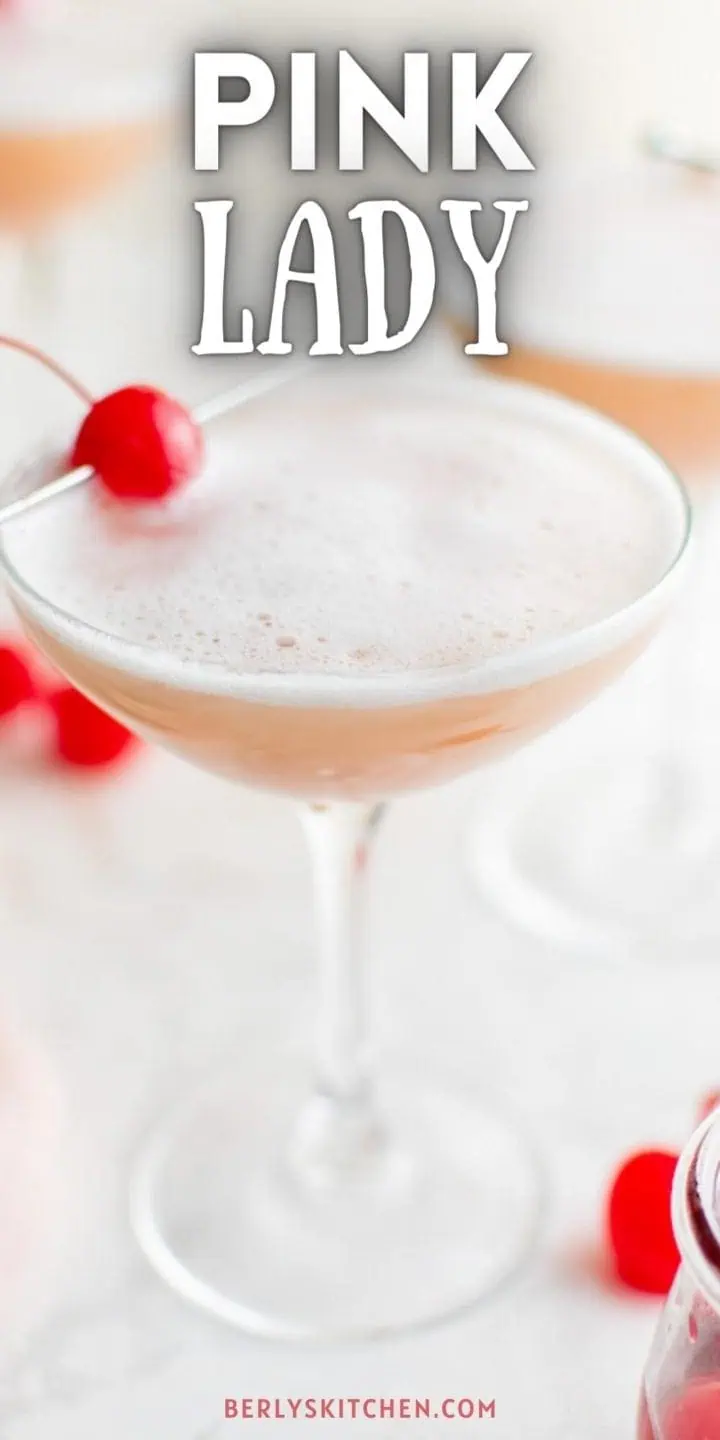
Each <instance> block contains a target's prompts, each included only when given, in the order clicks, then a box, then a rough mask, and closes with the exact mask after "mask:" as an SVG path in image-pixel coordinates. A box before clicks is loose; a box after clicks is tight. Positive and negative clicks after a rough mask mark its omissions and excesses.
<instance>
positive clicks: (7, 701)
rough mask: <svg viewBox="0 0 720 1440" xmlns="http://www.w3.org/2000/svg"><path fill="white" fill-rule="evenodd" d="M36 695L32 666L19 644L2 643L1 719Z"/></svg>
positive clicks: (0, 645)
mask: <svg viewBox="0 0 720 1440" xmlns="http://www.w3.org/2000/svg"><path fill="white" fill-rule="evenodd" d="M35 695H36V686H35V680H34V678H33V674H32V671H31V669H30V666H29V665H28V663H27V660H26V659H25V656H24V655H23V653H22V651H21V650H20V649H19V648H18V646H17V645H13V644H11V643H10V642H9V641H6V642H5V643H4V644H0V720H3V719H4V718H5V717H6V716H8V715H13V714H14V713H15V711H16V710H19V709H20V706H21V705H26V704H27V703H28V701H30V700H33V699H34V698H35Z"/></svg>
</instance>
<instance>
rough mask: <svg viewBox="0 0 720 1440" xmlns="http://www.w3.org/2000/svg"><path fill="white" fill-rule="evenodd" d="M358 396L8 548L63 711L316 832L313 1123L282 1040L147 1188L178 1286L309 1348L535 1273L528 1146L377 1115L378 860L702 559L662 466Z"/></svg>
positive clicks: (164, 1261)
mask: <svg viewBox="0 0 720 1440" xmlns="http://www.w3.org/2000/svg"><path fill="white" fill-rule="evenodd" d="M341 368H343V367H338V369H339V370H340V369H341ZM348 373H349V375H350V376H352V377H353V378H342V377H341V375H340V374H339V373H337V372H336V373H335V374H333V373H332V368H331V369H330V370H328V369H321V370H319V371H318V370H316V371H315V373H314V374H313V375H312V376H311V377H310V378H309V379H307V380H303V381H299V382H296V384H295V385H294V386H290V385H289V386H287V387H284V388H283V389H282V390H280V391H278V392H276V393H275V394H274V395H273V396H271V397H269V398H268V397H266V398H265V399H263V400H260V401H258V402H257V403H256V404H254V405H253V406H252V407H248V408H247V409H244V410H241V411H238V412H237V414H236V415H235V416H233V417H232V420H231V422H229V423H228V424H227V425H226V426H224V427H223V429H222V430H220V429H218V431H217V433H216V434H214V435H213V439H212V444H211V448H210V455H209V460H208V463H207V467H206V472H205V473H204V475H203V476H202V477H201V478H200V480H199V481H198V482H196V484H195V485H194V486H192V487H190V488H189V489H188V490H187V491H186V492H185V493H184V494H182V495H180V496H178V497H176V498H175V499H173V500H172V502H170V504H169V505H168V506H167V507H164V508H163V509H162V510H158V511H153V512H151V513H150V514H147V513H138V512H137V511H127V510H123V509H120V510H119V509H118V508H117V507H115V506H112V507H109V508H108V507H107V506H103V505H102V504H99V503H98V501H97V497H96V494H95V492H94V489H93V488H92V486H90V487H85V488H83V489H80V490H78V491H75V492H74V493H73V494H72V495H69V496H67V497H65V498H64V499H63V500H62V502H59V503H58V504H57V505H54V504H53V505H51V504H47V505H45V506H44V507H38V509H37V510H36V511H33V512H32V513H31V514H28V515H27V516H26V517H24V518H23V519H21V520H19V521H17V522H16V523H13V524H12V525H11V526H8V527H7V530H6V533H5V535H4V536H3V557H4V561H5V564H6V568H7V573H8V576H9V580H10V588H11V593H12V596H13V598H14V601H15V604H16V606H17V608H18V610H19V613H20V615H21V618H22V620H23V622H24V624H25V625H26V627H27V628H28V629H29V631H30V633H31V634H32V636H33V637H34V639H35V640H36V641H37V643H38V644H39V645H40V646H41V648H42V649H43V651H44V652H45V654H46V655H47V656H48V658H50V659H51V660H53V661H54V662H55V663H56V664H58V665H59V666H60V667H61V668H62V669H63V670H64V671H65V673H66V674H67V675H68V676H69V677H70V678H71V679H72V680H73V681H74V683H76V684H77V685H79V686H80V687H81V688H83V689H85V690H86V691H87V692H88V693H89V694H91V695H92V696H93V697H95V698H96V699H97V700H99V702H100V703H101V704H103V705H105V706H106V707H107V708H108V709H110V710H112V711H113V712H114V713H115V714H117V715H118V716H120V717H121V718H122V719H123V720H125V721H126V722H127V723H128V724H130V725H131V726H132V727H133V728H135V729H137V730H138V731H140V732H141V733H143V734H146V735H148V736H149V737H150V738H153V739H156V740H159V741H160V742H161V743H162V744H164V745H166V746H168V747H169V748H171V749H174V750H176V751H177V752H178V753H179V754H181V755H183V756H185V757H186V758H188V759H190V760H192V761H194V762H195V763H197V764H199V765H200V766H202V767H204V768H207V769H210V770H217V771H219V772H221V773H223V774H226V775H228V776H230V777H231V778H234V779H241V780H244V781H249V782H251V783H253V784H257V785H260V786H265V787H269V788H273V789H277V790H279V791H281V792H282V793H284V794H288V795H291V796H295V797H297V798H299V799H302V800H303V801H305V802H306V803H305V804H303V806H302V815H303V819H304V823H305V826H306V829H307V832H308V835H309V838H310V841H311V847H312V853H313V858H314V862H315V867H316V879H317V891H318V903H319V917H320V926H321V947H320V950H321V955H320V958H321V1024H320V1032H319V1047H318V1057H317V1064H316V1080H315V1085H314V1088H311V1093H310V1098H309V1100H308V1101H307V1103H306V1105H305V1106H304V1108H302V1109H301V1112H300V1116H299V1118H298V1116H297V1115H296V1114H295V1113H294V1105H295V1103H296V1100H297V1097H298V1095H301V1094H302V1091H303V1089H307V1078H306V1073H305V1066H304V1065H303V1063H302V1057H301V1058H300V1063H299V1064H298V1062H297V1060H296V1057H295V1056H294V1053H293V1047H292V1046H290V1047H289V1048H288V1047H286V1046H284V1045H279V1044H278V1041H277V1038H276V1037H274V1036H273V1037H271V1036H268V1037H266V1042H265V1043H264V1044H262V1045H261V1046H259V1047H257V1048H256V1049H253V1048H252V1046H251V1047H249V1048H248V1049H245V1050H244V1051H243V1054H242V1057H241V1059H240V1063H239V1064H238V1063H237V1061H236V1064H235V1067H234V1069H235V1073H234V1074H233V1075H232V1076H231V1077H230V1078H229V1079H228V1078H223V1079H221V1080H220V1081H219V1082H215V1083H213V1084H212V1085H211V1086H209V1087H208V1088H207V1089H206V1090H205V1091H203V1092H202V1093H201V1094H200V1096H199V1097H198V1098H196V1099H195V1100H193V1101H192V1103H191V1104H190V1105H189V1106H182V1107H181V1108H180V1109H179V1110H178V1111H177V1113H176V1114H175V1115H174V1116H173V1117H172V1118H171V1120H170V1121H169V1122H165V1123H164V1124H163V1125H162V1126H161V1127H160V1128H159V1129H158V1131H157V1132H156V1134H155V1136H154V1137H153V1139H152V1141H151V1143H150V1146H149V1148H148V1150H147V1151H146V1154H145V1157H144V1160H143V1163H142V1165H141V1167H140V1169H139V1171H138V1174H137V1177H136V1183H135V1186H134V1190H133V1215H134V1223H135V1228H136V1231H137V1233H138V1236H139V1238H140V1240H141V1243H142V1245H143V1247H144V1248H145V1251H146V1253H147V1254H148V1256H149V1257H150V1259H151V1261H152V1262H153V1264H154V1265H155V1266H156V1268H157V1269H158V1270H159V1271H160V1273H161V1274H163V1275H164V1276H165V1278H166V1279H167V1280H168V1281H169V1283H170V1284H171V1285H173V1286H174V1288H176V1289H177V1290H179V1291H181V1292H182V1293H183V1294H184V1295H186V1296H187V1297H188V1298H190V1299H192V1300H193V1301H194V1302H195V1303H197V1304H199V1305H201V1306H203V1307H205V1308H207V1309H209V1310H211V1311H212V1312H213V1313H214V1314H216V1315H218V1316H220V1317H222V1318H225V1319H227V1320H229V1321H231V1322H233V1323H235V1324H239V1325H243V1326H245V1327H247V1328H250V1329H253V1330H257V1331H260V1332H262V1333H266V1334H281V1335H287V1336H295V1337H297V1336H311V1335H312V1336H339V1335H348V1334H350V1335H352V1334H366V1335H367V1334H377V1333H380V1332H382V1331H385V1330H390V1329H395V1328H399V1327H406V1326H408V1325H412V1324H418V1323H422V1322H425V1321H427V1320H430V1319H432V1318H435V1317H436V1316H438V1315H440V1314H444V1313H448V1312H450V1311H453V1310H457V1309H460V1308H462V1307H463V1306H466V1305H468V1304H470V1303H471V1302H473V1301H474V1300H476V1299H477V1298H478V1297H479V1296H481V1295H486V1294H487V1293H488V1292H489V1291H491V1290H492V1289H494V1288H495V1287H496V1286H497V1285H498V1283H499V1282H500V1281H501V1280H503V1279H504V1278H505V1277H506V1276H507V1274H508V1273H509V1272H510V1271H511V1270H512V1269H513V1268H514V1267H515V1266H516V1265H517V1263H518V1260H519V1258H520V1257H521V1255H522V1254H523V1253H524V1251H525V1248H526V1246H527V1244H528V1242H529V1239H530V1237H531V1235H532V1230H533V1223H534V1219H535V1216H536V1205H535V1200H536V1192H535V1185H534V1178H533V1167H532V1165H531V1164H530V1163H529V1160H528V1155H527V1151H526V1148H525V1145H524V1144H523V1143H522V1142H520V1141H519V1140H518V1137H517V1136H516V1134H515V1132H514V1130H513V1128H512V1127H510V1126H508V1124H507V1122H506V1121H504V1120H502V1119H499V1118H498V1117H497V1116H496V1115H493V1114H488V1113H486V1112H485V1111H483V1110H482V1108H479V1107H478V1105H477V1102H476V1100H475V1099H474V1097H473V1096H472V1094H469V1093H467V1092H465V1091H464V1087H463V1086H462V1085H458V1084H457V1082H453V1083H451V1084H448V1083H447V1082H442V1083H435V1082H432V1081H430V1080H429V1079H428V1077H427V1075H426V1073H425V1072H426V1070H427V1062H426V1061H422V1062H420V1063H419V1064H418V1065H417V1066H416V1067H414V1068H413V1067H412V1066H409V1067H406V1068H405V1072H404V1073H403V1074H401V1075H399V1076H398V1077H395V1076H393V1073H392V1071H390V1072H389V1073H388V1075H387V1076H385V1078H384V1081H383V1082H382V1083H381V1085H380V1087H379V1088H378V1090H377V1091H376V1087H375V1082H374V1079H373V1076H372V1067H371V1065H370V1059H369V1053H368V1035H367V1025H366V983H365V971H364V966H363V963H362V956H361V947H360V943H359V941H360V935H359V925H360V920H361V909H362V905H361V901H362V891H363V887H364V883H365V879H366V875H367V869H368V856H369V847H370V843H371V840H372V837H373V835H374V833H375V831H376V830H377V827H378V824H379V821H380V818H381V816H382V812H383V809H384V806H383V803H382V802H383V801H384V800H385V799H386V798H387V797H389V796H392V795H394V794H396V793H398V792H400V791H402V790H406V789H410V788H414V787H423V786H427V785H431V784H435V783H438V782H440V781H441V780H444V779H449V778H451V777H452V776H455V775H460V774H462V773H464V772H465V771H467V770H468V769H470V768H472V767H474V766H475V765H477V764H478V763H480V762H481V761H482V760H484V759H485V758H491V757H492V756H493V754H495V753H497V752H498V751H508V750H510V749H513V748H515V747H517V746H519V745H521V744H523V743H524V742H525V741H527V740H529V739H530V738H531V737H532V736H533V735H534V734H535V733H537V732H538V731H540V730H542V729H544V728H546V727H547V726H548V725H550V724H552V723H553V722H554V721H555V720H557V719H559V718H560V717H561V716H562V715H563V714H566V713H567V712H568V711H569V710H570V709H572V708H575V707H576V706H578V705H579V704H581V703H583V702H584V701H585V700H587V699H589V698H590V697H591V695H592V694H593V693H595V692H596V691H597V690H598V689H599V688H600V687H601V686H602V685H603V684H604V683H605V681H606V680H607V679H609V678H610V677H611V676H612V675H613V674H615V673H617V672H618V671H619V670H620V669H621V668H623V667H624V666H625V665H626V664H628V663H629V661H630V660H631V659H632V658H633V657H634V656H635V655H636V654H637V653H638V652H639V651H640V650H641V649H642V647H643V645H644V644H645V643H646V641H647V640H648V638H649V637H650V635H651V634H652V633H653V632H654V630H655V628H656V627H657V625H658V624H659V622H660V620H661V618H662V615H663V612H664V609H665V606H666V604H667V603H668V601H669V598H670V594H671V591H672V588H673V586H674V584H675V582H676V579H677V577H678V576H679V574H680V570H679V567H678V564H677V562H678V560H679V557H680V555H681V554H682V553H683V552H684V547H685V542H686V538H687V529H688V515H687V507H686V502H685V498H684V495H683V493H682V491H681V489H680V487H679V485H678V484H677V482H676V480H675V479H674V477H673V476H672V474H671V473H670V472H669V471H668V470H667V469H666V468H665V466H664V465H663V464H662V462H660V461H659V460H657V458H656V457H655V456H654V455H653V453H652V452H651V451H649V450H648V449H647V448H646V447H645V446H644V445H643V444H642V443H641V442H639V441H636V440H635V439H634V438H633V437H631V436H628V435H626V434H625V433H623V432H621V431H617V430H616V429H615V428H614V427H613V426H612V425H610V424H609V423H608V422H607V421H605V420H604V419H602V418H600V417H598V416H595V415H593V414H592V413H591V412H589V411H586V410H584V409H578V408H576V407H573V406H571V405H568V404H567V402H564V401H562V400H558V399H555V398H553V397H549V396H547V395H545V394H543V393H542V392H536V391H533V390H532V389H530V388H528V387H514V386H508V385H504V384H502V385H498V384H496V383H495V382H493V381H491V380H487V379H483V378H481V377H480V376H478V375H477V374H476V372H475V371H474V370H473V371H472V372H471V378H469V379H468V378H465V377H463V379H462V380H458V379H457V376H452V375H451V376H450V379H449V380H446V381H442V380H441V379H440V378H438V375H437V374H432V373H431V374H429V376H427V377H426V376H421V375H420V373H419V372H417V371H416V372H414V374H409V375H408V376H407V377H406V378H403V372H402V367H400V368H397V365H396V367H395V368H394V370H392V371H390V372H389V371H388V370H387V369H386V368H385V367H382V368H380V369H379V370H378V374H377V375H373V374H372V373H368V372H367V371H363V377H364V378H363V379H362V380H358V379H357V376H356V372H353V371H352V370H351V371H349V372H348ZM450 487H452V496H453V503H452V505H449V504H448V493H449V488H450ZM243 1096H245V1097H252V1104H250V1105H248V1104H246V1103H243ZM339 1264H341V1267H342V1274H343V1284H342V1286H339V1285H338V1283H337V1276H338V1265H339Z"/></svg>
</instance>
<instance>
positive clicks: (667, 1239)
mask: <svg viewBox="0 0 720 1440" xmlns="http://www.w3.org/2000/svg"><path fill="white" fill-rule="evenodd" d="M677 1161H678V1157H677V1155H673V1154H671V1153H670V1152H669V1151H666V1150H645V1151H641V1152H639V1153H638V1154H636V1155H633V1156H632V1157H631V1158H630V1159H629V1160H626V1161H625V1163H624V1164H623V1165H622V1166H621V1168H620V1170H619V1171H618V1173H617V1174H616V1176H615V1178H614V1180H613V1182H612V1185H611V1188H610V1196H609V1200H608V1207H607V1232H608V1240H609V1244H610V1250H611V1253H612V1257H613V1261H614V1268H615V1271H616V1274H617V1275H618V1277H619V1279H620V1280H622V1281H623V1283H624V1284H625V1285H629V1286H630V1287H631V1289H633V1290H641V1291H643V1292H644V1293H645V1294H648V1295H666V1294H667V1292H668V1290H669V1289H670V1286H671V1285H672V1282H673V1279H674V1278H675V1272H676V1270H677V1268H678V1265H679V1264H680V1256H679V1253H678V1248H677V1245H676V1244H675V1237H674V1235H673V1231H672V1222H671V1218H670V1194H671V1190H672V1182H673V1176H674V1174H675V1167H676V1165H677ZM719 1440H720V1437H719Z"/></svg>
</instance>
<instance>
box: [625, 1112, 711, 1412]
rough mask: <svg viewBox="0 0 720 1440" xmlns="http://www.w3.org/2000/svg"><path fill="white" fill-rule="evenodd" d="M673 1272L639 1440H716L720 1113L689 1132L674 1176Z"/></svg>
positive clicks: (645, 1385)
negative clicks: (676, 1255)
mask: <svg viewBox="0 0 720 1440" xmlns="http://www.w3.org/2000/svg"><path fill="white" fill-rule="evenodd" d="M673 1228H674V1231H675V1238H676V1240H677V1243H678V1248H679V1250H680V1255H681V1265H680V1269H679V1271H678V1273H677V1276H676V1278H675V1283H674V1285H673V1287H672V1290H671V1291H670V1294H669V1296H668V1299H667V1302H666V1304H665V1308H664V1310H663V1313H662V1316H661V1319H660V1323H659V1325H658V1328H657V1331H656V1334H655V1338H654V1341H653V1345H652V1349H651V1351H650V1358H649V1360H648V1364H647V1368H646V1371H645V1377H644V1381H643V1390H642V1395H641V1400H640V1414H639V1421H638V1440H720V1112H719V1111H715V1112H714V1113H713V1114H712V1115H711V1116H710V1117H709V1118H708V1119H707V1120H706V1121H705V1122H704V1124H703V1125H701V1126H700V1128H699V1129H698V1130H697V1131H696V1132H695V1134H694V1135H693V1137H692V1139H691V1141H690V1142H689V1144H688V1146H687V1147H686V1149H685V1151H684V1153H683V1155H682V1156H681V1159H680V1163H679V1165H678V1167H677V1170H676V1173H675V1181H674V1187H673Z"/></svg>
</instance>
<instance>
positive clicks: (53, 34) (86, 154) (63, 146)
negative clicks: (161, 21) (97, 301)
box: [0, 0, 173, 332]
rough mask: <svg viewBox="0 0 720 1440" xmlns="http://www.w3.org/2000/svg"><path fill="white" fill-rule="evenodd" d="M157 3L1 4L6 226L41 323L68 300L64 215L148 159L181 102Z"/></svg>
mask: <svg viewBox="0 0 720 1440" xmlns="http://www.w3.org/2000/svg"><path fill="white" fill-rule="evenodd" d="M148 26H149V22H148V16H147V12H145V13H143V12H142V11H138V13H137V14H135V15H133V14H131V13H128V12H127V10H125V9H123V13H122V15H120V12H119V11H118V13H117V14H114V12H113V11H112V10H109V11H108V9H107V7H98V6H94V7H93V6H90V5H88V4H87V3H85V0H47V3H43V0H35V3H33V0H30V3H28V4H27V5H22V4H20V5H18V6H13V5H11V6H9V7H8V8H7V10H3V9H2V7H0V232H1V233H3V234H4V235H5V236H7V237H8V238H9V239H10V240H11V241H13V242H15V243H16V244H17V247H18V251H19V256H20V261H21V271H22V274H21V284H20V287H19V294H20V300H21V302H22V303H23V304H24V305H25V306H26V308H27V309H29V310H31V311H32V318H33V323H34V327H35V331H36V332H37V330H38V327H40V326H43V325H45V326H47V322H48V319H49V321H50V325H51V326H52V324H53V322H54V320H55V319H56V311H57V310H58V307H59V305H60V302H61V301H62V298H63V295H62V279H63V277H62V243H61V238H62V237H61V225H62V221H63V218H64V217H65V216H66V215H68V214H70V213H72V212H73V211H74V210H75V209H77V208H78V207H81V206H83V205H85V204H87V203H89V202H90V201H91V200H92V199H94V198H95V197H96V196H99V195H100V194H101V193H103V192H104V191H105V190H109V189H111V188H112V186H113V185H115V184H117V183H118V182H119V181H120V180H121V179H123V178H124V177H125V176H126V175H129V174H131V173H132V172H133V171H134V170H136V169H140V167H141V166H142V165H143V164H145V163H147V161H148V160H149V159H150V158H151V157H153V156H155V154H156V153H157V152H158V151H159V149H160V146H161V141H162V137H163V133H164V132H166V131H167V129H168V122H169V117H170V114H171V108H172V103H173V98H172V89H171V84H170V82H169V78H168V65H167V57H166V56H165V58H164V59H163V58H161V57H162V56H163V51H162V49H161V48H160V44H159V38H160V37H159V36H158V33H157V32H156V33H152V32H151V30H150V29H149V28H148Z"/></svg>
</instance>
